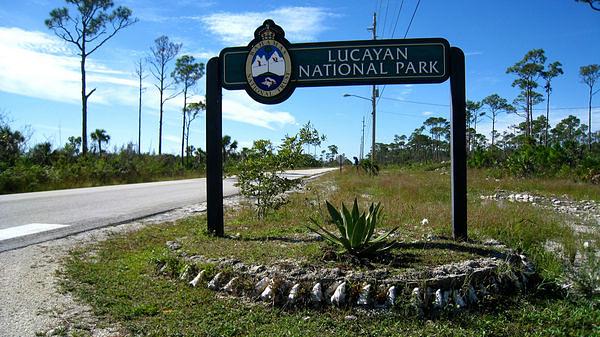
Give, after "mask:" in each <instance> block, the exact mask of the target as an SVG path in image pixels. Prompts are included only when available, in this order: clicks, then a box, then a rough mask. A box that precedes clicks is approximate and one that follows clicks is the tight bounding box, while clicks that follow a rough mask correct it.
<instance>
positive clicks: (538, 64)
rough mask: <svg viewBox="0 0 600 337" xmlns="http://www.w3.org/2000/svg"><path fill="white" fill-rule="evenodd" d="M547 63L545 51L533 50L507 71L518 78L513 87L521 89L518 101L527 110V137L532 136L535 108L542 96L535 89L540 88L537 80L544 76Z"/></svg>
mask: <svg viewBox="0 0 600 337" xmlns="http://www.w3.org/2000/svg"><path fill="white" fill-rule="evenodd" d="M545 63H546V55H545V53H544V50H543V49H533V50H530V51H528V52H527V53H526V54H525V56H524V57H523V58H522V59H521V60H520V61H519V62H517V63H515V64H514V65H513V66H511V67H508V69H506V73H507V74H515V75H516V76H517V78H516V79H515V80H514V81H513V83H512V86H513V87H518V88H519V89H521V94H520V95H519V98H518V100H519V101H520V102H521V103H522V106H523V108H524V109H525V111H524V115H525V125H526V130H525V134H526V136H528V137H529V136H531V121H532V120H533V106H534V105H535V104H536V102H537V103H539V102H540V101H539V99H537V100H536V97H539V96H540V95H541V94H540V93H538V92H536V91H535V89H536V88H537V87H538V86H539V84H538V83H537V80H538V79H539V77H540V76H541V75H542V71H543V70H544V64H545Z"/></svg>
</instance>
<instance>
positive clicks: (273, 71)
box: [246, 40, 292, 97]
mask: <svg viewBox="0 0 600 337" xmlns="http://www.w3.org/2000/svg"><path fill="white" fill-rule="evenodd" d="M291 75H292V61H291V59H290V54H289V53H288V51H287V49H286V48H285V46H284V45H283V44H281V43H279V42H277V41H275V40H262V41H260V42H259V43H257V44H256V45H254V46H253V47H252V49H250V53H249V54H248V58H247V59H246V80H247V81H248V85H249V86H250V89H252V91H253V92H254V93H256V94H257V95H259V96H261V97H274V96H277V95H279V94H280V93H281V92H282V91H284V90H285V88H286V87H287V85H288V84H289V83H290V78H291Z"/></svg>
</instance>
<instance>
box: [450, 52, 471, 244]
mask: <svg viewBox="0 0 600 337" xmlns="http://www.w3.org/2000/svg"><path fill="white" fill-rule="evenodd" d="M450 93H451V96H452V116H451V120H450V121H451V136H450V139H452V143H451V145H450V152H451V154H450V156H451V170H452V172H451V176H452V178H451V184H452V236H453V237H454V239H455V240H460V241H466V240H467V149H466V120H465V119H466V108H467V103H466V102H467V95H466V89H465V54H464V53H463V51H462V50H460V48H456V47H452V48H451V49H450Z"/></svg>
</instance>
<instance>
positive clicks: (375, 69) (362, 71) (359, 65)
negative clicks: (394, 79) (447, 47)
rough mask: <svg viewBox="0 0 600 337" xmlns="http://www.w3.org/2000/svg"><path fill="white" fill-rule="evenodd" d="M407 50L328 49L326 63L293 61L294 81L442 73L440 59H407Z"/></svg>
mask: <svg viewBox="0 0 600 337" xmlns="http://www.w3.org/2000/svg"><path fill="white" fill-rule="evenodd" d="M440 47H442V46H440ZM411 51H413V48H409V47H391V48H390V47H386V48H351V49H350V48H344V49H338V48H336V49H328V50H327V59H326V63H316V64H297V70H296V74H297V80H299V81H302V80H304V79H319V78H326V79H331V77H361V78H362V77H365V76H367V77H379V76H382V77H386V76H390V75H391V76H422V75H432V76H443V75H444V69H443V67H444V65H443V64H442V61H441V60H419V59H418V58H415V57H412V58H411V55H410V54H411ZM298 52H299V53H302V51H301V50H300V51H298Z"/></svg>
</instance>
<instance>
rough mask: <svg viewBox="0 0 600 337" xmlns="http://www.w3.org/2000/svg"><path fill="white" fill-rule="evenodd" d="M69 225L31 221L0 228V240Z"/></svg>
mask: <svg viewBox="0 0 600 337" xmlns="http://www.w3.org/2000/svg"><path fill="white" fill-rule="evenodd" d="M62 227H69V225H59V224H51V223H30V224H27V225H22V226H17V227H11V228H6V229H0V241H3V240H8V239H12V238H16V237H19V236H24V235H29V234H35V233H40V232H46V231H49V230H52V229H56V228H62Z"/></svg>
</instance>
